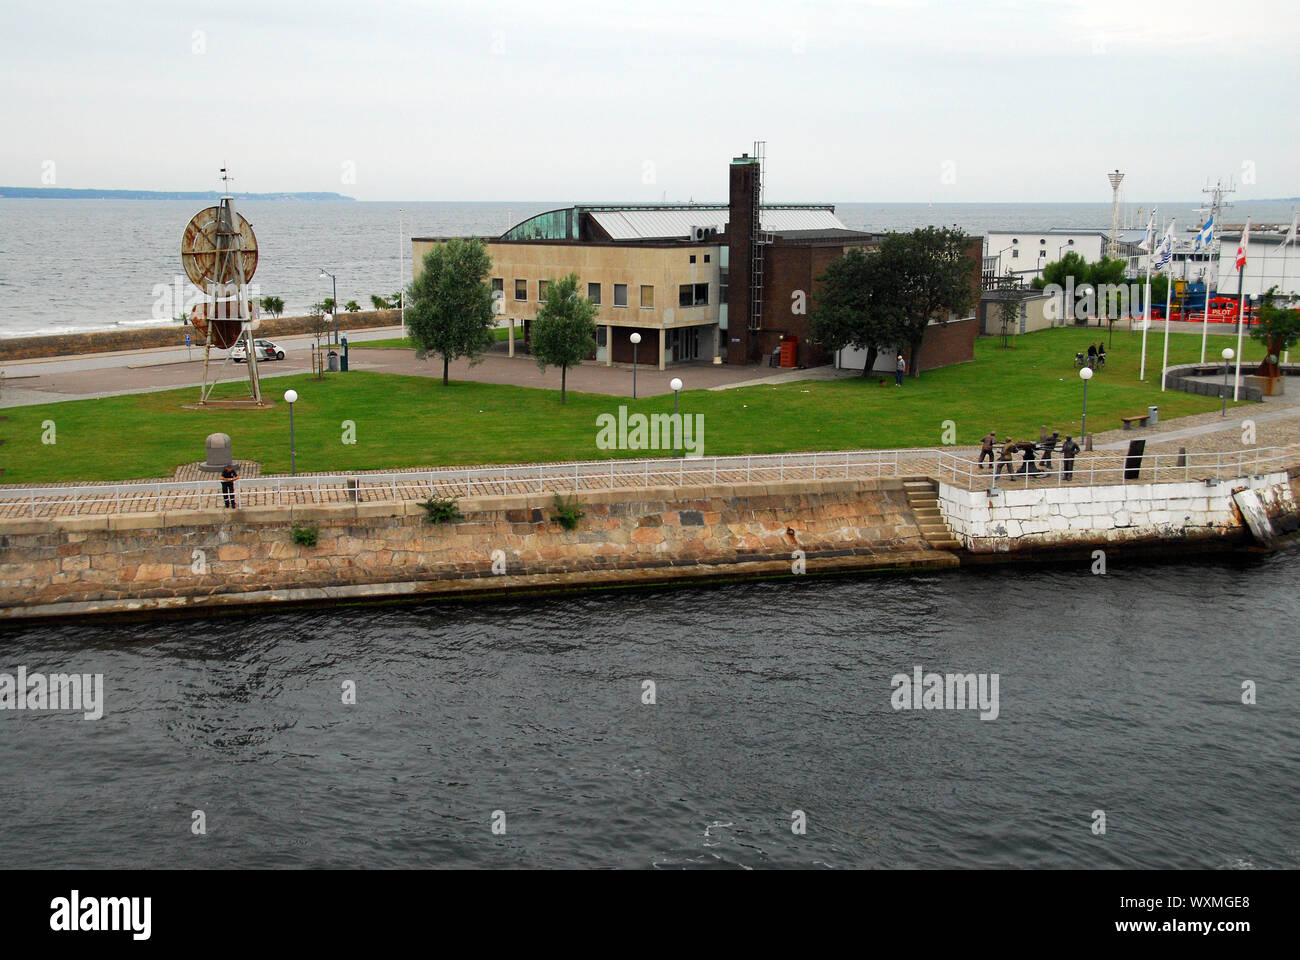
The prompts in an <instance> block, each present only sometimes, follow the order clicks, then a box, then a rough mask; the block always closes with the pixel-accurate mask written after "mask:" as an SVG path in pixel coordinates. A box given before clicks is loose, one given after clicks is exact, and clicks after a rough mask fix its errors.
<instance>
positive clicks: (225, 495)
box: [221, 461, 239, 510]
mask: <svg viewBox="0 0 1300 960" xmlns="http://www.w3.org/2000/svg"><path fill="white" fill-rule="evenodd" d="M238 479H239V470H238V469H237V468H236V467H235V464H234V461H231V462H230V463H228V464H226V465H225V466H224V467H222V468H221V497H222V499H223V500H225V502H226V507H227V509H232V510H233V509H234V508H235V507H237V506H238V505H239V501H238V500H236V499H235V481H236V480H238Z"/></svg>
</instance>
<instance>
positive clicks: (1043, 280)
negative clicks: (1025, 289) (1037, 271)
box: [1030, 250, 1092, 290]
mask: <svg viewBox="0 0 1300 960" xmlns="http://www.w3.org/2000/svg"><path fill="white" fill-rule="evenodd" d="M1091 276H1092V268H1091V267H1090V266H1089V265H1088V261H1087V259H1086V258H1084V257H1082V256H1080V255H1079V254H1077V253H1075V252H1074V251H1073V250H1071V251H1070V252H1069V253H1067V254H1066V255H1065V256H1063V257H1062V258H1061V259H1060V260H1057V261H1056V262H1055V263H1049V264H1048V265H1047V266H1045V267H1043V275H1042V276H1041V277H1034V279H1033V282H1032V283H1030V286H1032V287H1033V288H1034V289H1035V290H1042V289H1043V288H1044V287H1046V286H1047V285H1048V284H1052V283H1054V284H1056V285H1057V286H1059V287H1060V288H1061V289H1062V290H1064V289H1065V288H1066V286H1067V285H1068V284H1067V281H1068V280H1069V278H1071V277H1073V278H1074V288H1075V289H1076V290H1077V289H1078V288H1079V287H1081V286H1083V285H1084V284H1085V283H1088V282H1090V278H1091Z"/></svg>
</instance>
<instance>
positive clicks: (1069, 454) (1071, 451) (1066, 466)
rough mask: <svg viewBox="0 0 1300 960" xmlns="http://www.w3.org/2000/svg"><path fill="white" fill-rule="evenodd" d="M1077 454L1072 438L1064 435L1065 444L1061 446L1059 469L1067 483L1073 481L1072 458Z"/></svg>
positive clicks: (1076, 447)
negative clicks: (1063, 473)
mask: <svg viewBox="0 0 1300 960" xmlns="http://www.w3.org/2000/svg"><path fill="white" fill-rule="evenodd" d="M1078 453H1079V445H1078V444H1077V443H1075V442H1074V437H1072V436H1070V435H1069V434H1066V435H1065V443H1063V444H1061V469H1062V470H1063V471H1064V472H1065V480H1066V482H1067V483H1068V482H1069V481H1071V480H1073V479H1074V458H1075V457H1076V456H1077V455H1078Z"/></svg>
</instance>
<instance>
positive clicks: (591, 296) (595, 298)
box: [587, 283, 600, 306]
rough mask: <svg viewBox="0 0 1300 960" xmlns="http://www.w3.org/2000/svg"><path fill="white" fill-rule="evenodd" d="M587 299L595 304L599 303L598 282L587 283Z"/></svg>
mask: <svg viewBox="0 0 1300 960" xmlns="http://www.w3.org/2000/svg"><path fill="white" fill-rule="evenodd" d="M587 299H588V300H590V301H591V302H592V303H594V304H596V305H597V306H599V305H600V284H599V283H589V284H587Z"/></svg>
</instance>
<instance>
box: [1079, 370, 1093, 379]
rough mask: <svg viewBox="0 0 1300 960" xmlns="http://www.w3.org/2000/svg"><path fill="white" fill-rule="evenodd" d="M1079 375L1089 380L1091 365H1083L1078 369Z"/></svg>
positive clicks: (1090, 377)
mask: <svg viewBox="0 0 1300 960" xmlns="http://www.w3.org/2000/svg"><path fill="white" fill-rule="evenodd" d="M1079 376H1081V377H1083V379H1085V380H1091V379H1092V367H1084V368H1083V369H1082V370H1080V371H1079Z"/></svg>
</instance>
